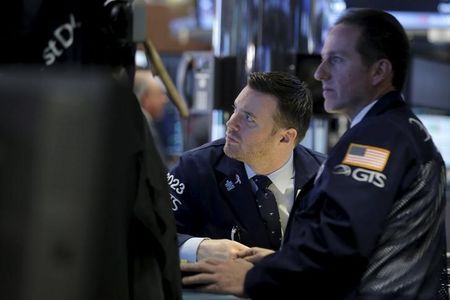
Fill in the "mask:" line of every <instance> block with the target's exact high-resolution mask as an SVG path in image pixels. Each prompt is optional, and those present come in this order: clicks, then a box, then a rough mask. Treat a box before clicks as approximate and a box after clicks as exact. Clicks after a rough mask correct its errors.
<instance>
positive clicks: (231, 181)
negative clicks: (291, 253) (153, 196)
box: [168, 72, 324, 261]
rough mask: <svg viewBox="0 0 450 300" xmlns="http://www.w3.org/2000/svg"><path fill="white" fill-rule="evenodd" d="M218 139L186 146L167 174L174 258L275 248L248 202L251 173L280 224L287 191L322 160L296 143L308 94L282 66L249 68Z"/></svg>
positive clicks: (306, 115)
mask: <svg viewBox="0 0 450 300" xmlns="http://www.w3.org/2000/svg"><path fill="white" fill-rule="evenodd" d="M234 108H235V110H234V113H233V114H232V116H231V118H230V120H229V121H228V122H227V133H226V138H225V139H220V140H217V141H214V142H212V143H208V144H205V145H203V146H201V147H199V148H197V149H194V150H191V151H188V152H187V153H185V154H184V155H183V156H182V157H181V158H180V160H179V162H178V164H177V165H176V166H175V167H174V168H173V169H172V170H171V172H170V173H169V174H168V182H169V186H170V188H171V189H170V193H171V198H172V208H173V211H174V213H175V218H176V221H177V231H178V233H179V238H178V240H179V245H180V253H181V258H182V259H186V260H188V261H196V260H197V259H200V258H204V257H209V256H215V257H223V258H228V257H233V255H234V253H235V252H236V251H239V250H243V249H246V248H247V246H250V247H252V246H258V247H265V248H272V249H275V250H276V248H277V246H274V245H273V243H271V241H270V235H271V232H269V231H270V229H269V227H268V226H266V224H265V221H264V220H263V218H262V217H261V214H260V210H259V208H258V204H257V202H256V201H255V195H254V194H255V191H256V189H257V188H256V185H255V183H254V182H253V180H251V178H252V177H253V176H254V175H260V174H262V175H267V176H268V177H269V179H271V181H272V182H273V183H272V184H271V185H270V186H269V189H270V190H271V191H272V192H273V193H274V195H275V199H276V202H277V206H278V211H279V216H280V223H281V229H282V231H283V230H284V228H285V227H286V223H287V219H288V216H289V212H290V209H291V207H292V205H293V202H294V199H295V196H296V195H297V194H298V192H299V191H300V190H301V189H302V187H303V185H304V184H305V183H306V182H307V181H308V180H309V179H310V178H312V177H313V176H314V174H315V173H316V171H317V170H318V168H319V166H320V164H321V162H322V161H323V159H324V156H323V155H322V154H318V153H316V152H314V151H312V150H310V149H307V148H305V147H304V146H302V145H299V142H300V141H301V140H302V138H303V137H304V135H305V133H306V130H307V129H308V126H309V120H310V117H311V114H312V99H311V96H310V94H309V91H308V90H307V89H306V87H305V86H304V85H303V83H301V82H300V81H299V80H298V79H297V78H295V77H294V76H290V75H288V74H285V73H279V72H269V73H253V74H251V75H250V77H249V82H248V85H247V86H246V87H245V88H244V89H243V90H242V92H241V93H240V95H239V96H238V97H237V99H236V100H235V103H234Z"/></svg>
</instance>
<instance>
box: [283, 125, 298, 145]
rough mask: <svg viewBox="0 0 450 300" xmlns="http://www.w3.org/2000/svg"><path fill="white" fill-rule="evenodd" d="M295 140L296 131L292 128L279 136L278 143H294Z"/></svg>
mask: <svg viewBox="0 0 450 300" xmlns="http://www.w3.org/2000/svg"><path fill="white" fill-rule="evenodd" d="M296 138H297V130H295V129H294V128H289V129H286V130H285V131H284V132H283V134H282V135H281V139H280V142H281V143H291V142H294V141H295V139H296Z"/></svg>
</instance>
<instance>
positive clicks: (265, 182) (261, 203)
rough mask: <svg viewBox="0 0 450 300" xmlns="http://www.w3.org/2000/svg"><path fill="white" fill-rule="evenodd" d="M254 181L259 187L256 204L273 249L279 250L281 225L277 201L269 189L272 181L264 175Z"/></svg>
mask: <svg viewBox="0 0 450 300" xmlns="http://www.w3.org/2000/svg"><path fill="white" fill-rule="evenodd" d="M252 179H253V181H254V182H255V183H256V185H257V186H258V190H257V191H256V202H257V204H258V207H259V212H260V213H261V217H262V219H263V220H264V223H265V225H266V226H267V230H268V234H269V239H270V243H271V245H272V249H274V250H278V249H279V248H280V245H281V223H280V214H279V212H278V205H277V201H276V200H275V196H274V195H273V193H272V191H271V190H269V189H268V187H269V185H270V184H271V183H272V181H271V180H270V179H269V178H268V177H267V176H264V175H255V176H253V177H252Z"/></svg>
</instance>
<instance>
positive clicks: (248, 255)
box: [237, 247, 275, 263]
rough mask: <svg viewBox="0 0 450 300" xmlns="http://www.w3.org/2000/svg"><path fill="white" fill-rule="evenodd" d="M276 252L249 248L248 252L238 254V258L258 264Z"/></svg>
mask: <svg viewBox="0 0 450 300" xmlns="http://www.w3.org/2000/svg"><path fill="white" fill-rule="evenodd" d="M274 252H275V251H273V250H271V249H266V248H259V247H253V248H248V249H246V250H243V251H240V252H239V253H237V257H238V258H243V259H245V260H246V261H248V262H251V263H257V262H259V261H260V260H261V259H263V258H264V257H266V256H267V255H269V254H272V253H274Z"/></svg>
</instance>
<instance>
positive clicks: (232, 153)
mask: <svg viewBox="0 0 450 300" xmlns="http://www.w3.org/2000/svg"><path fill="white" fill-rule="evenodd" d="M223 152H224V153H225V155H226V156H228V157H229V158H233V159H237V160H240V159H239V155H238V153H237V151H236V149H233V147H232V146H229V145H227V144H225V145H224V147H223Z"/></svg>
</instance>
